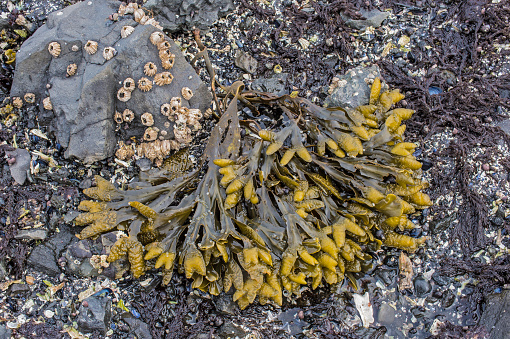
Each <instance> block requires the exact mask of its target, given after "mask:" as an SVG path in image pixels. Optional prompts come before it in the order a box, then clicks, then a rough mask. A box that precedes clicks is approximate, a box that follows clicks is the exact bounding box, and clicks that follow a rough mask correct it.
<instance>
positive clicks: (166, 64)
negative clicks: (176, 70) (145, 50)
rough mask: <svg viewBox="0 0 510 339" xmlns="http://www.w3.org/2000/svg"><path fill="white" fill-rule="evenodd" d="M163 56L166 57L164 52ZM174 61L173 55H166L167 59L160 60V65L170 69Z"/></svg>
mask: <svg viewBox="0 0 510 339" xmlns="http://www.w3.org/2000/svg"><path fill="white" fill-rule="evenodd" d="M165 57H166V54H165ZM174 61H175V55H173V54H172V55H170V56H168V59H162V60H161V66H162V67H163V68H164V69H172V67H174Z"/></svg>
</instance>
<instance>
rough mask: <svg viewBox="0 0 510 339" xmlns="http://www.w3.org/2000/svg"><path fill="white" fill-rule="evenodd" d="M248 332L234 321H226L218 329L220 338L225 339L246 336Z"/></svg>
mask: <svg viewBox="0 0 510 339" xmlns="http://www.w3.org/2000/svg"><path fill="white" fill-rule="evenodd" d="M246 334H247V333H246V331H245V330H243V329H242V328H241V327H239V326H236V325H234V324H233V323H232V322H227V323H224V324H223V325H222V326H221V327H220V329H219V331H218V335H219V336H220V338H224V339H226V338H235V337H239V338H244V336H246Z"/></svg>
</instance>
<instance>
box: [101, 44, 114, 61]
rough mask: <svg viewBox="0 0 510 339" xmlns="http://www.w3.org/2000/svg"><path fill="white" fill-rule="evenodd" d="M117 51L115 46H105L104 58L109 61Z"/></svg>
mask: <svg viewBox="0 0 510 339" xmlns="http://www.w3.org/2000/svg"><path fill="white" fill-rule="evenodd" d="M116 53H117V51H116V50H115V48H113V47H105V48H104V49H103V58H104V59H105V60H106V61H108V60H110V59H111V58H113V57H114V56H115V54H116Z"/></svg>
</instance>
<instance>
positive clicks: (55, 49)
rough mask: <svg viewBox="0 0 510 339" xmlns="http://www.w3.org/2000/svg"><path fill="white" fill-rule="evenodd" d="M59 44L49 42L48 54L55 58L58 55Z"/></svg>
mask: <svg viewBox="0 0 510 339" xmlns="http://www.w3.org/2000/svg"><path fill="white" fill-rule="evenodd" d="M60 51H61V48H60V44H59V43H58V42H55V41H54V42H50V44H49V45H48V52H50V54H51V55H53V56H54V57H55V58H57V57H58V56H59V55H60Z"/></svg>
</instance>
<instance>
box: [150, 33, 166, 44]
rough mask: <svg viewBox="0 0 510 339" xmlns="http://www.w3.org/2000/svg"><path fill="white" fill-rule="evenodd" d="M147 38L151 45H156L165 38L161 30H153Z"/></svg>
mask: <svg viewBox="0 0 510 339" xmlns="http://www.w3.org/2000/svg"><path fill="white" fill-rule="evenodd" d="M149 40H150V41H151V43H152V44H153V45H155V46H158V45H159V43H160V42H162V41H163V40H165V35H164V34H163V32H154V33H152V34H151V36H150V38H149Z"/></svg>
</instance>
